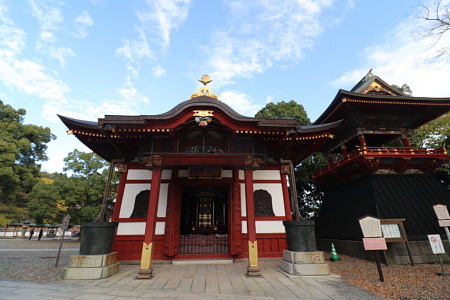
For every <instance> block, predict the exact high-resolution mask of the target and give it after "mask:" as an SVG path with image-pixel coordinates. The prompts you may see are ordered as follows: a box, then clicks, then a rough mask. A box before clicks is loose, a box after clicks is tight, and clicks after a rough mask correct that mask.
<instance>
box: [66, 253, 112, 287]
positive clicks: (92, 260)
mask: <svg viewBox="0 0 450 300" xmlns="http://www.w3.org/2000/svg"><path fill="white" fill-rule="evenodd" d="M119 265H120V264H119V263H118V262H117V252H112V253H109V254H103V255H71V256H70V260H69V265H68V267H66V268H64V271H63V279H65V280H80V279H103V278H108V277H110V276H112V275H114V274H117V273H118V272H119Z"/></svg>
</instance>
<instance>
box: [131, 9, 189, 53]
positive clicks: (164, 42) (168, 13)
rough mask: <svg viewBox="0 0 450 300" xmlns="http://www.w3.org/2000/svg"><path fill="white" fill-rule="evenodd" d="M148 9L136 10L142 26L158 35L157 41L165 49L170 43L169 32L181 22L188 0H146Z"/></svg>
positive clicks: (184, 18)
mask: <svg viewBox="0 0 450 300" xmlns="http://www.w3.org/2000/svg"><path fill="white" fill-rule="evenodd" d="M146 2H147V4H148V6H149V9H148V10H146V11H139V12H137V13H136V14H137V17H138V18H139V20H140V22H141V24H142V26H143V28H145V29H146V30H148V31H149V32H151V33H154V32H155V30H154V29H156V34H157V35H158V36H159V37H160V40H159V41H158V43H159V44H160V45H161V46H162V48H163V49H165V48H166V47H167V46H168V45H169V43H170V33H171V31H172V30H176V29H177V28H178V27H179V26H180V24H182V23H183V22H184V21H185V20H186V18H187V16H188V14H189V8H190V5H191V1H190V0H146Z"/></svg>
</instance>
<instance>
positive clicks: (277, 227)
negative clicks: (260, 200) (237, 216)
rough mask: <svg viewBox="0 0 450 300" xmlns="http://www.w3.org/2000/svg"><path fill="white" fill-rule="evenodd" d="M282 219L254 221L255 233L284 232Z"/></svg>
mask: <svg viewBox="0 0 450 300" xmlns="http://www.w3.org/2000/svg"><path fill="white" fill-rule="evenodd" d="M284 232H285V230H284V225H283V221H278V220H277V221H256V233H284Z"/></svg>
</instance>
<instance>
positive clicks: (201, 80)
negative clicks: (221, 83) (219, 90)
mask: <svg viewBox="0 0 450 300" xmlns="http://www.w3.org/2000/svg"><path fill="white" fill-rule="evenodd" d="M199 81H200V82H201V83H203V85H207V84H208V83H210V82H211V81H212V80H211V78H209V76H208V75H206V74H205V75H203V76H202V78H201V79H200V80H199Z"/></svg>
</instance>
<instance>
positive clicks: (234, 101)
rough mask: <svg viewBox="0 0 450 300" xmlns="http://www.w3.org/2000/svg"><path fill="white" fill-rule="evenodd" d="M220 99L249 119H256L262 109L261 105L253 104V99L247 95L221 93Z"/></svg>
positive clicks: (228, 92)
mask: <svg viewBox="0 0 450 300" xmlns="http://www.w3.org/2000/svg"><path fill="white" fill-rule="evenodd" d="M219 99H220V100H222V102H224V103H226V104H227V105H228V106H230V107H232V108H233V109H234V110H235V111H237V112H238V113H240V114H242V115H244V116H248V117H254V116H255V114H256V113H257V112H258V110H260V109H261V106H260V105H252V104H251V102H252V101H251V97H250V96H249V95H247V94H240V93H236V92H234V91H226V92H222V93H220V95H219Z"/></svg>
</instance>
